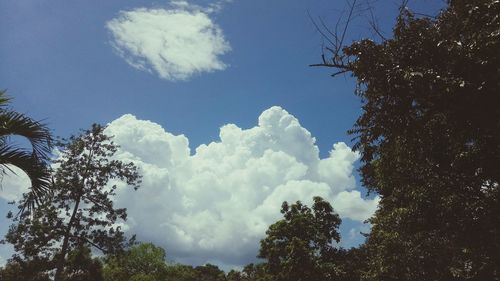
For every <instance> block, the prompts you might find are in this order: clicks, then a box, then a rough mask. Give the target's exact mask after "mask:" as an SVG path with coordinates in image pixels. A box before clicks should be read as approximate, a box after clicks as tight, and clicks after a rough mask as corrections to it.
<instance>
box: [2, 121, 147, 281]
mask: <svg viewBox="0 0 500 281" xmlns="http://www.w3.org/2000/svg"><path fill="white" fill-rule="evenodd" d="M58 148H59V152H60V155H59V158H58V159H57V160H55V161H54V162H55V164H56V165H57V166H58V167H57V169H56V170H55V171H54V175H53V184H52V186H51V191H52V192H51V196H50V197H49V198H48V199H50V200H47V201H45V202H44V203H43V204H42V205H40V207H39V208H37V209H35V210H33V211H32V212H31V213H23V214H21V216H19V217H15V218H14V220H15V221H16V222H17V224H14V225H12V226H11V227H10V229H9V232H8V233H7V235H6V240H7V242H9V243H11V244H13V245H14V249H15V250H16V255H15V256H14V260H18V261H23V262H26V261H33V260H42V261H45V262H46V267H47V269H48V270H51V269H55V272H56V274H55V281H60V280H64V279H63V278H64V272H65V271H66V272H67V270H68V268H67V265H68V259H67V258H68V253H70V252H71V251H74V250H76V249H82V247H83V248H85V247H87V246H92V247H94V248H96V249H98V250H100V251H102V252H103V253H105V254H111V253H116V252H119V251H121V250H122V249H123V247H124V246H125V242H126V240H125V237H124V235H123V232H122V231H121V229H120V227H119V226H116V225H115V223H116V222H117V221H118V220H125V219H126V217H127V213H126V210H125V209H117V208H115V207H114V206H113V201H112V200H111V196H113V195H114V194H115V193H114V191H115V189H116V187H117V186H116V185H108V183H109V182H110V180H121V181H124V182H126V183H127V184H128V185H131V186H133V187H134V188H137V187H138V184H139V182H140V176H139V173H138V170H137V168H136V167H135V166H134V165H133V164H132V163H124V162H122V161H118V160H114V159H112V158H113V155H114V153H115V152H116V150H117V146H116V145H114V144H113V142H112V141H111V137H109V136H107V135H105V134H104V127H102V126H100V125H93V126H92V128H91V129H90V130H87V131H84V132H83V133H82V134H80V135H78V136H72V137H71V138H69V139H68V140H66V141H63V142H61V143H60V144H59V147H58ZM23 204H24V202H23V201H21V206H22V205H23ZM77 257H78V256H70V257H69V258H77Z"/></svg>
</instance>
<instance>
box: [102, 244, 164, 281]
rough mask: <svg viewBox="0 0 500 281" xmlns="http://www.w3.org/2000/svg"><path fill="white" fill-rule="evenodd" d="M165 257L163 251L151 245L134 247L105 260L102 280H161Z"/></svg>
mask: <svg viewBox="0 0 500 281" xmlns="http://www.w3.org/2000/svg"><path fill="white" fill-rule="evenodd" d="M165 256H166V254H165V250H163V249H162V248H160V247H157V246H155V245H153V244H151V243H146V244H139V245H136V246H134V247H132V248H131V249H130V250H129V251H127V252H125V253H123V254H121V255H115V256H111V257H108V258H107V259H106V263H105V267H104V280H106V281H128V280H149V279H152V280H161V279H162V278H163V277H164V276H165V274H166V267H167V265H166V263H165Z"/></svg>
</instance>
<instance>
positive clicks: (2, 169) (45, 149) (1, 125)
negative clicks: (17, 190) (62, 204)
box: [0, 91, 52, 206]
mask: <svg viewBox="0 0 500 281" xmlns="http://www.w3.org/2000/svg"><path fill="white" fill-rule="evenodd" d="M9 101H10V98H9V97H7V96H6V94H5V91H0V174H5V173H6V172H7V171H12V170H11V169H10V168H9V166H10V165H13V166H16V167H18V168H19V169H21V170H22V171H24V172H25V173H26V174H27V175H28V176H29V178H30V180H31V193H30V197H29V200H28V201H27V203H28V206H32V205H33V203H35V202H38V201H39V200H40V198H41V196H43V195H44V194H45V193H46V191H47V189H48V187H49V184H50V180H49V179H50V172H49V170H48V168H47V162H48V160H49V153H50V151H51V148H52V138H51V134H50V130H49V129H48V128H47V126H46V125H44V124H42V123H40V122H38V121H35V120H33V119H31V118H30V117H28V116H26V115H24V114H22V113H19V112H16V111H13V110H11V109H10V108H9V107H8V105H9ZM11 136H21V137H24V138H26V139H27V140H28V141H29V143H30V144H31V149H25V148H22V147H19V146H17V145H16V144H14V143H12V142H11V141H10V137H11Z"/></svg>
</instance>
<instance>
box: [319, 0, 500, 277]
mask: <svg viewBox="0 0 500 281" xmlns="http://www.w3.org/2000/svg"><path fill="white" fill-rule="evenodd" d="M404 2H407V1H404ZM499 14H500V2H499V1H495V0H467V1H465V0H454V1H448V6H447V7H446V9H444V10H443V11H442V12H440V14H439V15H438V16H437V17H418V16H416V15H415V14H413V13H412V12H410V11H409V10H408V9H406V8H403V9H401V14H400V16H399V18H398V20H397V23H396V26H395V27H394V34H393V37H392V38H390V39H385V40H382V41H381V42H378V43H377V42H374V41H372V40H361V41H358V42H355V43H353V44H352V45H350V46H346V47H344V48H343V49H341V48H339V47H340V46H334V47H332V48H329V50H330V51H331V52H332V53H331V59H324V61H323V62H324V63H323V64H322V65H325V66H331V67H336V68H338V69H339V71H340V72H351V73H352V74H353V75H354V76H355V77H356V78H357V80H358V87H357V91H356V92H357V94H358V95H359V96H360V97H361V98H362V101H363V113H362V115H361V116H360V117H359V119H358V120H357V122H356V124H355V127H354V129H353V130H351V133H352V134H353V135H354V136H355V137H356V139H357V143H356V145H355V148H356V149H359V150H360V152H361V154H362V167H361V174H362V180H363V183H364V185H365V186H366V187H367V188H369V189H370V190H371V191H375V192H377V193H378V194H380V196H381V201H380V206H379V209H378V211H377V212H376V214H375V216H374V217H373V218H372V219H371V220H370V221H371V223H372V225H373V228H372V231H371V235H370V238H369V241H368V252H369V257H370V260H369V270H368V272H367V274H366V276H367V279H368V280H499V279H500V216H499V215H498V214H499V213H500V186H499V183H500V172H499V168H498V163H499V162H500V110H499V108H500V73H499V71H498V70H499V69H500V52H499V50H500V32H499V30H500V20H499V17H498V15H499Z"/></svg>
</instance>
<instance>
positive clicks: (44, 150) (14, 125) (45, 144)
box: [0, 95, 52, 161]
mask: <svg viewBox="0 0 500 281" xmlns="http://www.w3.org/2000/svg"><path fill="white" fill-rule="evenodd" d="M1 98H2V97H1V95H0V104H1ZM10 135H17V136H22V137H25V138H26V139H27V140H28V141H29V142H30V143H31V146H32V148H33V157H36V158H37V159H39V161H46V160H48V159H49V155H50V152H51V149H52V137H51V133H50V130H49V129H48V128H47V126H46V125H45V124H42V123H40V122H38V121H35V120H33V119H31V118H29V117H27V116H26V115H24V114H22V113H18V112H15V111H10V110H0V138H5V137H7V136H10ZM3 142H4V144H5V141H3Z"/></svg>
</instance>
